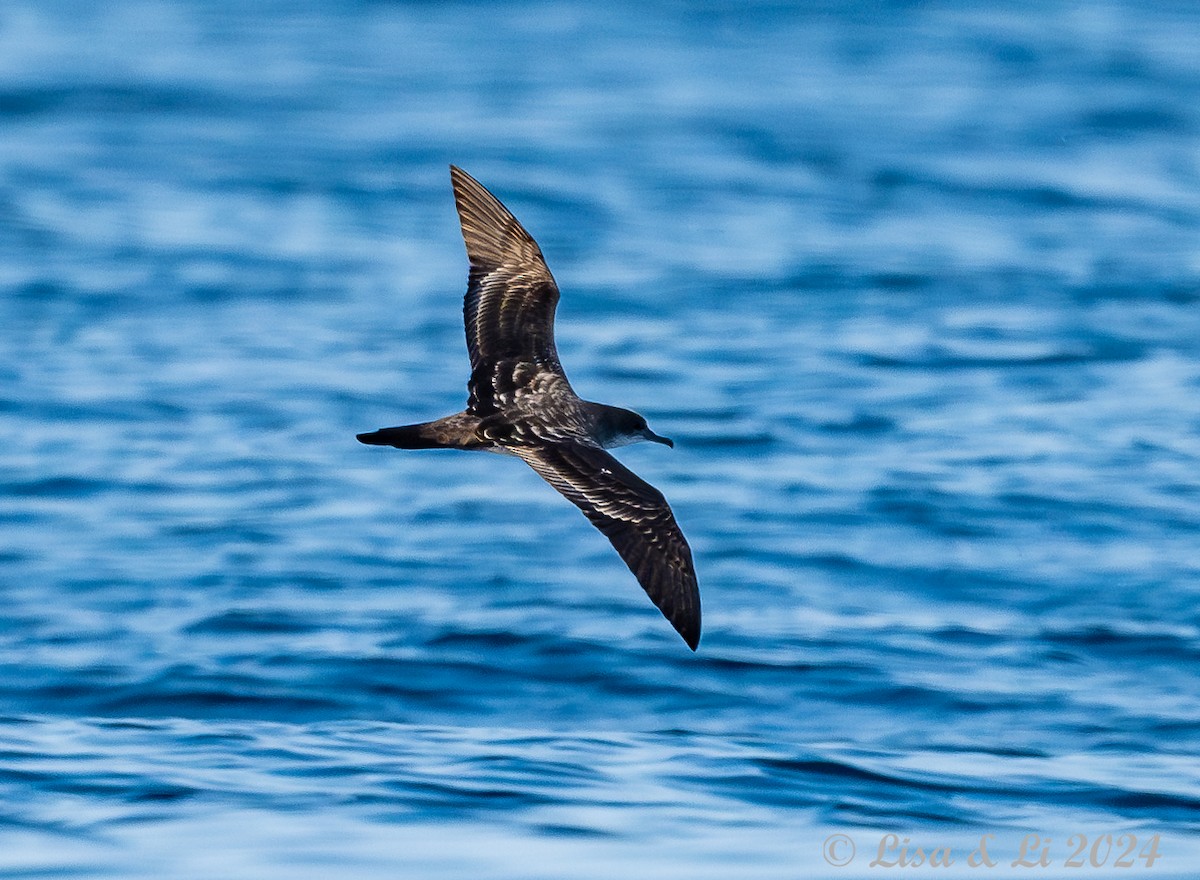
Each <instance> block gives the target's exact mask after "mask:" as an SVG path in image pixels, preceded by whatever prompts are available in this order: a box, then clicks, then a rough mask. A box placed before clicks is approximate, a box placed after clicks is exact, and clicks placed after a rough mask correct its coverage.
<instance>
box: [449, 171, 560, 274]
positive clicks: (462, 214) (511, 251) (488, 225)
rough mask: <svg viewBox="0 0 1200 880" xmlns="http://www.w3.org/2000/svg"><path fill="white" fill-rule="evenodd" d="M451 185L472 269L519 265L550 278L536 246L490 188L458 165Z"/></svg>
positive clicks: (451, 179) (453, 173)
mask: <svg viewBox="0 0 1200 880" xmlns="http://www.w3.org/2000/svg"><path fill="white" fill-rule="evenodd" d="M450 183H451V186H452V187H453V188H454V205H455V207H456V208H457V209H458V219H459V225H460V226H461V227H462V234H463V241H464V242H466V245H467V256H468V258H469V259H470V260H471V265H472V266H475V267H477V268H482V269H485V270H486V269H491V268H494V267H496V266H499V265H502V264H506V263H508V264H520V265H528V266H536V267H537V268H538V270H539V271H540V272H544V273H545V274H546V275H547V276H548V275H549V270H548V269H546V268H545V266H546V264H545V260H544V259H543V258H542V252H541V249H540V248H539V247H538V246H537V242H535V241H534V240H533V237H532V236H531V235H530V234H529V233H528V232H526V231H525V227H523V226H522V225H521V224H520V222H518V220H517V218H516V217H514V216H513V215H512V212H511V211H509V210H508V208H506V207H504V204H503V203H502V202H501V201H500V200H499V199H498V198H496V197H495V196H494V195H492V193H491V192H490V191H489V190H488V188H487V187H485V186H484V185H483V184H482V183H480V182H479V181H478V180H476V179H475V178H474V177H472V176H471V175H470V174H468V173H467V172H465V171H463V170H462V169H461V168H459V167H458V166H457V165H451V166H450Z"/></svg>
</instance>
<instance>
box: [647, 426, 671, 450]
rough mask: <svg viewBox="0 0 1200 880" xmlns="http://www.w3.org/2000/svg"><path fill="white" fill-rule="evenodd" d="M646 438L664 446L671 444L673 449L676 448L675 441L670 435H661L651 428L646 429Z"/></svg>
mask: <svg viewBox="0 0 1200 880" xmlns="http://www.w3.org/2000/svg"><path fill="white" fill-rule="evenodd" d="M646 439H647V440H653V441H654V442H655V443H661V444H662V445H663V446H670V447H671V448H672V449H674V448H675V443H674V441H673V440H671V438H670V437H660V436H659V435H658V434H655V433H654V432H653V431H651V430H650V429H649V428H647V429H646Z"/></svg>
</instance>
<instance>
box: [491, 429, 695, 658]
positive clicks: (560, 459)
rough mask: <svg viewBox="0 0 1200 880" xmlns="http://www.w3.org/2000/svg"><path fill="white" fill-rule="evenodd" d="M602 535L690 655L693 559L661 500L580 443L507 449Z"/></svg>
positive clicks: (641, 482) (607, 457)
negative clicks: (577, 510)
mask: <svg viewBox="0 0 1200 880" xmlns="http://www.w3.org/2000/svg"><path fill="white" fill-rule="evenodd" d="M510 450H511V451H512V452H515V453H517V454H518V455H519V456H521V458H523V459H524V460H525V461H526V463H527V464H528V465H529V466H530V467H531V468H533V469H534V470H535V471H537V473H538V474H539V475H540V476H541V477H542V479H544V480H545V481H546V482H547V483H549V484H550V485H551V486H553V487H554V488H555V489H557V490H558V491H559V492H561V493H562V494H563V495H564V496H565V497H566V498H567V499H568V500H570V501H571V502H572V503H573V504H574V505H575V506H576V507H578V508H579V509H580V510H582V511H583V513H584V515H585V516H586V517H587V518H588V519H589V520H591V522H592V525H594V526H595V527H596V528H598V529H599V530H600V531H601V532H603V533H604V534H605V536H606V537H607V538H608V540H609V541H611V542H612V545H613V547H615V548H616V550H617V553H619V554H620V555H621V558H622V559H623V560H625V564H626V565H628V566H629V570H630V571H632V572H633V573H634V575H636V576H637V579H638V583H640V584H641V585H642V589H644V590H645V591H646V593H647V595H649V596H650V599H651V601H652V602H654V604H655V605H657V606H658V609H659V610H660V611H661V612H662V613H663V616H664V617H666V618H667V620H669V621H670V622H671V625H672V626H673V627H675V629H676V630H677V631H678V632H679V634H680V635H681V636H683V640H684V641H685V642H687V644H688V647H690V648H691V649H692V650H693V651H694V650H696V645H697V644H699V642H700V590H699V588H698V587H697V585H696V569H695V567H694V566H693V564H692V551H691V549H690V548H689V547H688V543H687V541H686V540H685V539H684V537H683V532H681V531H680V530H679V525H678V524H677V523H676V522H675V516H674V514H672V513H671V508H670V507H669V506H668V505H667V501H666V499H665V498H663V496H662V493H661V492H659V491H658V490H657V489H655V488H654V487H653V486H651V485H650V484H649V483H647V482H646V481H645V480H643V479H642V478H641V477H639V476H638V475H637V474H635V473H634V472H633V471H631V470H629V469H628V468H627V467H625V466H624V465H623V464H621V463H620V462H619V461H617V460H616V459H615V458H613V457H612V456H611V455H609V454H608V453H607V452H605V451H604V450H603V449H598V448H596V447H594V446H586V445H584V444H581V443H555V444H550V445H545V446H513V447H510Z"/></svg>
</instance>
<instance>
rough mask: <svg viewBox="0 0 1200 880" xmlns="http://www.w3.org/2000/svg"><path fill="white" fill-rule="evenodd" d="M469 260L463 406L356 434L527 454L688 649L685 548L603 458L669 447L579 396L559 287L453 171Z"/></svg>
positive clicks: (639, 488) (378, 441) (478, 189)
mask: <svg viewBox="0 0 1200 880" xmlns="http://www.w3.org/2000/svg"><path fill="white" fill-rule="evenodd" d="M450 178H451V181H452V182H453V185H454V199H455V203H456V204H457V206H458V216H459V220H460V221H461V224H462V233H463V240H464V241H465V242H466V246H467V256H468V258H469V260H470V263H471V269H470V276H469V280H468V284H467V293H466V297H465V298H464V301H463V320H464V324H465V327H466V334H467V351H468V354H469V355H470V360H471V376H470V379H469V380H468V383H467V388H468V401H467V408H466V410H464V411H463V412H461V413H456V414H454V415H452V416H446V417H445V418H442V419H437V420H435V421H432V422H423V423H421V424H417V425H405V426H401V427H396V428H383V429H381V430H379V431H374V432H371V433H368V434H359V435H358V439H359V440H360V441H361V442H363V443H367V444H370V445H376V446H395V447H397V448H400V449H430V448H454V449H486V450H489V451H492V452H502V453H506V454H509V455H515V456H518V457H520V458H521V459H523V460H524V461H525V462H526V463H527V464H529V466H530V467H532V468H533V469H534V470H535V471H536V472H537V473H538V474H539V475H540V476H541V477H542V478H543V479H544V480H545V481H546V482H548V483H549V484H550V485H551V486H553V487H554V488H555V489H557V490H558V491H559V492H561V493H562V494H563V496H565V497H566V498H567V499H568V500H569V501H571V503H573V504H574V505H575V506H576V507H578V508H579V509H580V510H582V511H583V513H584V515H585V516H586V517H587V518H588V519H589V520H590V521H591V523H592V524H593V525H594V526H596V528H598V529H599V530H600V531H601V532H603V533H604V535H605V536H606V537H607V538H608V539H609V541H611V542H612V545H613V547H614V548H616V550H617V553H619V554H620V556H621V558H622V559H623V560H624V561H625V564H626V565H628V566H629V570H630V571H632V572H633V573H634V575H635V576H636V577H637V579H638V582H639V583H640V584H641V585H642V588H643V589H644V590H645V591H646V593H647V595H649V597H650V599H651V600H652V601H653V602H654V604H655V605H656V606H658V608H659V610H660V611H662V613H663V616H665V617H666V618H667V620H669V621H670V622H671V625H672V626H674V627H675V629H676V630H677V631H678V632H679V634H680V635H681V636H682V637H683V639H684V641H685V642H687V644H688V646H689V647H690V648H692V650H695V649H696V646H697V644H699V641H700V591H699V588H698V586H697V583H696V571H695V567H694V565H693V563H692V553H691V550H690V549H689V547H688V543H687V541H686V540H685V539H684V537H683V533H682V532H681V531H680V529H679V525H678V524H677V523H676V522H675V516H674V514H672V512H671V508H670V507H669V506H668V505H667V502H666V499H664V498H663V496H662V493H661V492H659V491H658V490H657V489H655V488H654V487H653V486H651V485H650V484H649V483H647V482H645V481H644V480H642V479H641V478H640V477H638V476H637V475H636V474H634V473H633V472H632V471H630V470H629V469H628V468H626V467H625V466H624V465H622V464H621V463H620V462H619V461H617V460H616V459H615V458H613V457H612V456H611V455H610V454H609V453H607V452H605V449H606V448H612V447H614V446H622V445H624V444H626V443H634V442H638V441H639V440H652V441H655V442H658V443H664V444H666V445H668V446H670V445H674V444H672V443H671V441H670V440H668V439H667V438H665V437H660V436H659V435H657V434H655V433H654V432H653V431H651V430H650V428H649V427H648V426H647V425H646V420H645V419H644V418H642V416H640V415H638V414H637V413H635V412H632V411H631V410H627V409H621V408H619V407H613V406H607V405H605V404H600V403H593V402H591V401H587V400H582V399H580V397H579V396H578V395H577V394H576V393H575V391H574V389H572V388H571V384H570V383H569V382H568V381H567V376H566V373H564V372H563V368H562V365H561V364H560V363H559V361H558V352H557V350H556V349H555V347H554V310H555V307H556V306H557V305H558V295H559V294H558V285H556V284H555V283H554V278H553V276H552V275H551V274H550V270H549V269H548V268H547V267H546V262H545V259H544V258H543V257H542V252H541V249H540V248H539V247H538V246H537V243H536V242H535V241H534V240H533V238H532V237H531V236H530V235H529V233H528V232H526V231H525V229H524V228H523V227H522V226H521V224H520V223H518V222H517V220H516V218H515V217H513V215H512V214H511V213H509V211H508V209H506V208H505V207H504V206H503V205H502V204H501V203H500V202H499V200H497V199H496V197H495V196H493V195H492V194H491V193H490V192H488V191H487V190H486V189H484V187H483V186H482V185H480V184H479V182H478V181H476V180H475V179H474V178H473V177H471V176H470V175H469V174H467V173H466V172H465V171H463V170H461V169H459V168H456V167H454V166H451V167H450Z"/></svg>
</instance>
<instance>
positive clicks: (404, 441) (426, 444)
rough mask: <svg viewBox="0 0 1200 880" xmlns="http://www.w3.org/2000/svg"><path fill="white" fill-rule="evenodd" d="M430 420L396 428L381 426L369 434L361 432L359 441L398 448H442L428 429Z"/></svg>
mask: <svg viewBox="0 0 1200 880" xmlns="http://www.w3.org/2000/svg"><path fill="white" fill-rule="evenodd" d="M428 426H429V422H423V423H422V424H420V425H401V426H399V427H395V428H380V429H379V430H378V431H371V432H370V433H367V434H359V435H358V442H359V443H366V444H367V445H368V446H395V447H396V448H397V449H441V448H443V447H444V446H445V445H446V444H445V443H442V442H440V441H439V440H438V439H437V438H436V437H434V436H432V434H431V433H430V432H429V431H428Z"/></svg>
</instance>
